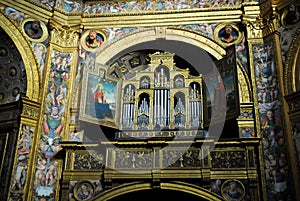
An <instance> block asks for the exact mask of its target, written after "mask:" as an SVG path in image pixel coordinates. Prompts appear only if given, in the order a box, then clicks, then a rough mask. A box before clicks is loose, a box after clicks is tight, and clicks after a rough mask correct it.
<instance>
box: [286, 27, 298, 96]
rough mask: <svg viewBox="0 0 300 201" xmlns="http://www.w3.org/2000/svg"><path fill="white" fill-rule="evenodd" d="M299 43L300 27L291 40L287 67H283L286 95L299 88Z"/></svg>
mask: <svg viewBox="0 0 300 201" xmlns="http://www.w3.org/2000/svg"><path fill="white" fill-rule="evenodd" d="M299 45H300V27H299V28H298V30H297V32H296V33H295V36H294V38H293V40H292V42H291V46H290V48H289V50H288V55H287V60H286V63H285V68H284V69H283V76H284V94H285V95H289V94H292V93H293V92H295V91H296V90H297V89H296V85H297V80H296V79H299V77H300V74H299V70H297V66H296V64H297V55H299V53H300V52H299ZM296 73H297V74H296ZM297 76H298V77H297ZM298 81H299V80H298ZM298 84H299V83H298Z"/></svg>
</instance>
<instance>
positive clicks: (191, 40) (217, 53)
mask: <svg viewBox="0 0 300 201" xmlns="http://www.w3.org/2000/svg"><path fill="white" fill-rule="evenodd" d="M161 31H162V30H161V29H159V30H157V29H156V28H155V27H153V28H146V29H139V30H137V31H134V32H132V33H130V34H128V35H126V36H124V37H122V38H120V39H119V40H116V41H115V42H113V43H110V44H103V46H102V47H100V48H99V49H98V51H97V57H96V62H97V63H100V64H102V65H104V64H106V63H107V62H109V61H110V60H111V58H114V57H115V56H116V55H118V54H119V53H120V52H122V51H124V50H126V49H127V48H129V47H133V46H135V45H137V44H141V43H144V42H149V41H155V40H158V39H161V37H162V36H163V37H164V39H166V40H172V41H180V42H185V43H188V44H191V45H194V46H195V45H196V46H198V47H199V48H201V49H203V50H205V51H206V52H209V53H210V54H212V55H213V56H214V57H215V58H217V59H221V58H223V56H224V55H225V54H226V52H225V50H224V48H223V47H222V46H220V45H219V44H217V43H216V42H215V41H213V40H212V39H211V38H209V37H207V36H204V35H202V34H200V33H197V32H194V31H188V30H185V29H180V28H176V27H168V28H165V29H163V31H165V33H164V34H163V35H162V34H161Z"/></svg>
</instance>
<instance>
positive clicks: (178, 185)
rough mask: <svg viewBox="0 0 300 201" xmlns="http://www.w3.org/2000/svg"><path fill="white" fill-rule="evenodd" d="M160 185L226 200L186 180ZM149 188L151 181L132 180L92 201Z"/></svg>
mask: <svg viewBox="0 0 300 201" xmlns="http://www.w3.org/2000/svg"><path fill="white" fill-rule="evenodd" d="M160 187H161V189H166V190H174V191H181V192H185V193H189V194H192V195H195V196H198V197H201V198H204V199H206V200H211V201H224V199H222V198H221V197H219V196H217V195H215V194H213V193H212V192H210V191H208V190H206V189H204V188H201V187H199V186H196V185H192V184H188V183H184V182H172V183H161V184H160ZM149 189H152V184H151V183H140V182H132V183H129V184H128V183H127V184H124V185H120V186H117V187H115V188H112V189H110V190H108V191H106V192H104V193H103V194H100V195H99V196H97V197H95V198H93V199H91V201H107V200H110V199H112V198H115V197H118V196H120V195H124V194H126V193H130V192H135V191H141V190H149Z"/></svg>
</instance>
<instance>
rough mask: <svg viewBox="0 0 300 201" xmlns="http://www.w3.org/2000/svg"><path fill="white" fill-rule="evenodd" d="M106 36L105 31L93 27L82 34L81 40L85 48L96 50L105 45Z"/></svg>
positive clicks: (91, 50)
mask: <svg viewBox="0 0 300 201" xmlns="http://www.w3.org/2000/svg"><path fill="white" fill-rule="evenodd" d="M106 38H107V37H106V34H105V32H104V31H101V30H94V29H91V30H87V31H85V32H84V33H83V34H82V37H81V40H80V42H81V45H82V47H83V48H84V49H85V50H87V51H90V52H94V51H95V50H96V49H98V48H99V47H101V46H102V45H103V43H104V42H105V41H106Z"/></svg>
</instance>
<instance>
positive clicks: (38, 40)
mask: <svg viewBox="0 0 300 201" xmlns="http://www.w3.org/2000/svg"><path fill="white" fill-rule="evenodd" d="M34 20H36V19H33V18H27V19H25V20H23V22H22V25H21V29H22V31H23V33H24V35H25V36H26V37H27V39H28V40H30V41H32V42H36V43H38V42H43V41H45V40H46V39H47V38H48V30H47V27H46V25H45V24H44V23H43V22H41V21H39V22H40V27H41V29H42V35H41V37H40V38H39V39H34V38H31V37H30V36H28V35H27V33H26V30H25V25H26V24H27V23H28V22H33V21H34Z"/></svg>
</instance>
